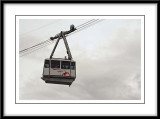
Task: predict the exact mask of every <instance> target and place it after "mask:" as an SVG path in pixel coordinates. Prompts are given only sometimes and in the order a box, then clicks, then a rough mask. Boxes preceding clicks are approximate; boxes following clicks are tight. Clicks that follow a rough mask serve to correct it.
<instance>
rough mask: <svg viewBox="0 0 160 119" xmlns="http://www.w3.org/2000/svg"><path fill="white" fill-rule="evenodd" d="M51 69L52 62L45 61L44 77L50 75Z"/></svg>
mask: <svg viewBox="0 0 160 119" xmlns="http://www.w3.org/2000/svg"><path fill="white" fill-rule="evenodd" d="M49 67H50V62H49V60H45V61H44V68H43V75H44V76H48V75H49Z"/></svg>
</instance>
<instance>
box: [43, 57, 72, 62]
mask: <svg viewBox="0 0 160 119" xmlns="http://www.w3.org/2000/svg"><path fill="white" fill-rule="evenodd" d="M45 60H65V61H73V62H75V61H74V60H69V59H65V58H51V59H50V58H46V59H45Z"/></svg>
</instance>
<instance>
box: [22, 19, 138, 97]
mask: <svg viewBox="0 0 160 119" xmlns="http://www.w3.org/2000/svg"><path fill="white" fill-rule="evenodd" d="M121 21H123V20H121ZM115 22H116V21H115ZM64 23H65V22H64ZM123 24H124V23H123ZM127 24H135V25H137V27H135V28H133V27H134V26H132V28H131V27H129V28H128V27H127V26H123V25H120V26H119V27H118V28H117V27H116V28H115V29H113V32H112V34H110V35H109V36H106V37H105V30H103V33H104V34H103V37H102V38H103V39H101V40H100V41H99V40H96V39H92V40H95V41H94V44H92V43H91V44H92V45H93V48H91V49H90V51H88V49H89V48H88V49H87V46H89V44H87V42H88V41H85V40H86V39H84V38H81V37H76V35H75V36H73V37H70V38H67V39H69V40H68V42H69V44H71V45H70V48H71V51H72V55H73V57H74V60H76V62H77V78H76V80H75V82H73V84H72V85H71V87H70V88H69V87H68V86H65V85H55V84H45V83H44V82H43V81H42V80H41V79H40V77H41V75H42V71H43V69H42V68H43V61H44V58H46V57H48V56H49V55H50V52H51V50H52V48H53V45H52V46H49V47H47V48H44V49H43V50H41V51H39V52H40V53H33V54H30V55H29V56H26V57H22V58H21V59H20V77H19V81H20V85H19V87H20V88H19V90H20V99H22V100H23V99H27V100H31V99H33V100H138V99H140V97H141V53H140V52H141V36H140V35H141V32H140V31H141V29H140V24H139V21H138V24H137V21H134V20H131V21H130V20H127ZM101 25H102V26H104V25H105V22H104V23H101ZM96 26H97V27H98V24H97V25H96ZM96 26H94V27H96ZM102 26H101V27H99V28H100V29H102ZM97 29H98V28H97ZM93 32H94V31H93ZM96 33H97V34H92V36H94V35H98V34H100V33H101V32H96ZM88 34H89V32H87V34H85V35H88ZM106 35H108V34H106ZM92 36H89V37H88V38H92ZM85 37H86V36H85ZM78 39H81V41H80V40H78ZM89 40H91V39H89ZM82 42H83V43H82ZM85 42H86V43H85ZM96 42H97V43H96ZM90 46H91V45H90ZM62 47H63V50H62ZM48 51H49V52H48ZM64 54H65V47H64V45H63V42H62V43H61V44H60V46H59V47H58V48H57V50H56V54H55V57H61V56H64Z"/></svg>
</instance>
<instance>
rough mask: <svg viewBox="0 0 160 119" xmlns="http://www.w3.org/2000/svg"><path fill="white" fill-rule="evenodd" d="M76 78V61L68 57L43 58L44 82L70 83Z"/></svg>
mask: <svg viewBox="0 0 160 119" xmlns="http://www.w3.org/2000/svg"><path fill="white" fill-rule="evenodd" d="M75 78H76V62H75V61H73V60H69V59H61V58H52V59H49V58H47V59H45V61H44V68H43V77H42V79H43V80H44V81H45V82H46V83H53V84H64V85H69V86H70V85H71V84H72V82H73V81H74V80H75Z"/></svg>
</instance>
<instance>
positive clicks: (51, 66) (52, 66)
mask: <svg viewBox="0 0 160 119" xmlns="http://www.w3.org/2000/svg"><path fill="white" fill-rule="evenodd" d="M54 61H55V62H59V66H58V67H57V64H56V67H55V66H54V65H52V62H54ZM50 63H51V65H50V68H56V69H60V68H61V61H60V60H51V62H50Z"/></svg>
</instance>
